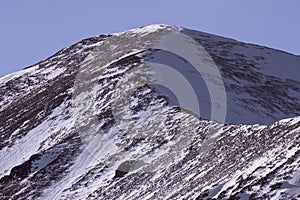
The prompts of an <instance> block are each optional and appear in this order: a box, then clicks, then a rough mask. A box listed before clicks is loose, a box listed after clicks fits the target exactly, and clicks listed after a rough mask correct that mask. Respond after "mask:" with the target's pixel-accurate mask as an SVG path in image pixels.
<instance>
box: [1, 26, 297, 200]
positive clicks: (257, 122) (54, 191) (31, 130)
mask: <svg viewBox="0 0 300 200" xmlns="http://www.w3.org/2000/svg"><path fill="white" fill-rule="evenodd" d="M299 67H300V57H299V56H296V55H292V54H289V53H286V52H282V51H279V50H275V49H270V48H267V47H262V46H258V45H253V44H246V43H242V42H238V41H236V40H232V39H228V38H224V37H220V36H215V35H211V34H207V33H203V32H199V31H194V30H189V29H185V28H182V27H179V26H170V25H150V26H145V27H140V28H137V29H133V30H129V31H126V32H121V33H115V34H108V35H100V36H97V37H93V38H88V39H85V40H82V41H80V42H78V43H77V44H74V45H72V46H70V47H67V48H64V49H62V50H60V51H59V52H57V53H56V54H55V55H53V56H51V57H49V58H48V59H46V60H44V61H41V62H39V63H37V64H36V65H34V66H30V67H27V68H26V69H24V70H22V71H20V72H17V73H13V74H9V75H7V76H4V77H1V78H0V137H1V140H0V161H1V165H0V191H1V192H0V197H1V199H49V200H53V199H122V200H123V199H128V200H129V199H130V200H132V199H137V200H139V199H198V200H199V199H297V198H300V181H299V180H300V167H299V163H300V156H299V155H300V143H299V139H300V134H299V133H300V76H299V74H300V68H299Z"/></svg>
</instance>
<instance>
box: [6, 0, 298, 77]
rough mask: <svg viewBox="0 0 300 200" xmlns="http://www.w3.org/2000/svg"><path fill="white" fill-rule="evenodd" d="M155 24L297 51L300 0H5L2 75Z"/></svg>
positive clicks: (296, 52)
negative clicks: (66, 50) (99, 37)
mask: <svg viewBox="0 0 300 200" xmlns="http://www.w3.org/2000/svg"><path fill="white" fill-rule="evenodd" d="M154 23H165V24H177V25H181V26H184V27H186V28H191V29H196V30H201V31H205V32H209V33H214V34H217V35H222V36H226V37H231V38H234V39H237V40H240V41H244V42H250V43H255V44H262V45H265V46H269V47H273V48H278V49H281V50H284V51H288V52H290V53H294V54H297V55H299V54H300V39H299V36H300V1H299V0H286V1H284V0H251V1H241V0H207V1H202V0H151V1H146V0H145V1H143V0H118V1H117V0H80V1H79V0H48V1H46V0H45V1H44V0H26V1H25V0H7V1H5V0H3V1H1V2H0V26H1V28H0V54H1V57H0V76H2V75H4V74H8V73H11V72H14V71H18V70H20V69H22V68H24V67H26V66H29V65H32V64H35V63H37V62H38V61H40V60H42V59H45V58H47V57H49V56H50V55H52V54H54V53H55V52H57V51H58V50H60V49H61V48H64V47H66V46H69V45H71V44H73V43H76V42H78V41H79V40H81V39H84V38H87V37H91V36H95V35H99V34H102V33H112V32H119V31H125V30H128V29H131V28H135V27H139V26H143V25H148V24H154Z"/></svg>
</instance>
